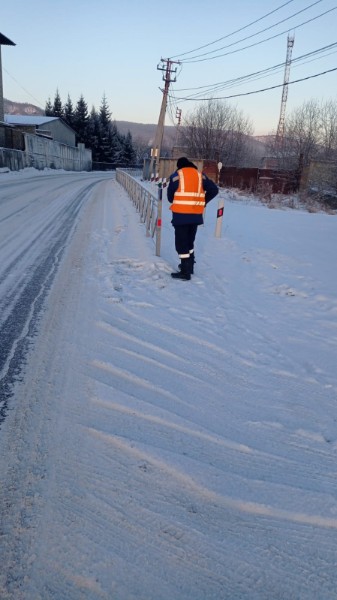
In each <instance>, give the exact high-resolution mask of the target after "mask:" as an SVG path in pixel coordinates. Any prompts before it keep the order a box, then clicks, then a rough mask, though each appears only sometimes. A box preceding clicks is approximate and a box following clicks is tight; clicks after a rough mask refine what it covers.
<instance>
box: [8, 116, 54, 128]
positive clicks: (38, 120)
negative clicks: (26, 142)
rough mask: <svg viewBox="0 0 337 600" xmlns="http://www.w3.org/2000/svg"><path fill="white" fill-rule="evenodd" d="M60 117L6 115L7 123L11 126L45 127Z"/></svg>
mask: <svg viewBox="0 0 337 600" xmlns="http://www.w3.org/2000/svg"><path fill="white" fill-rule="evenodd" d="M58 118H59V117H43V116H42V117H41V116H40V115H39V116H34V115H5V123H9V124H10V125H35V126H36V127H39V126H40V125H45V124H46V123H50V122H51V121H57V120H58Z"/></svg>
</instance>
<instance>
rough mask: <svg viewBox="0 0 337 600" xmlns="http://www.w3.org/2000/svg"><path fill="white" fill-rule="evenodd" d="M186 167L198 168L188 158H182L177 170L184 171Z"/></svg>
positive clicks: (179, 160) (179, 159) (178, 162)
mask: <svg viewBox="0 0 337 600" xmlns="http://www.w3.org/2000/svg"><path fill="white" fill-rule="evenodd" d="M184 167H194V168H196V166H195V165H194V164H193V163H192V162H191V161H190V160H188V158H186V156H181V157H180V158H178V160H177V169H183V168H184Z"/></svg>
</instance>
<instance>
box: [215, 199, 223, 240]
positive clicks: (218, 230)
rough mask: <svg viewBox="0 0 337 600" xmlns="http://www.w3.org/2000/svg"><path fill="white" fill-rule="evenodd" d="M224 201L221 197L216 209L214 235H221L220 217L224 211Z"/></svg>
mask: <svg viewBox="0 0 337 600" xmlns="http://www.w3.org/2000/svg"><path fill="white" fill-rule="evenodd" d="M224 206H225V201H224V199H223V198H220V199H219V202H218V210H217V213H216V226H215V237H221V228H222V218H223V213H224Z"/></svg>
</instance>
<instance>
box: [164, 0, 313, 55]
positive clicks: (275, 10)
mask: <svg viewBox="0 0 337 600" xmlns="http://www.w3.org/2000/svg"><path fill="white" fill-rule="evenodd" d="M320 1H321V0H320ZM292 2H294V0H288V2H285V3H284V4H281V6H279V7H278V8H275V9H274V10H272V11H271V12H269V13H267V14H265V15H263V16H262V17H260V18H259V19H256V20H255V21H252V22H251V23H248V25H244V27H240V29H237V30H236V31H232V33H228V34H227V35H224V36H223V37H221V38H219V39H217V40H214V42H209V43H208V44H204V45H203V46H199V48H194V50H189V51H188V52H183V53H181V54H175V55H174V56H172V57H171V58H177V57H178V56H186V54H192V53H193V52H198V50H202V49H203V48H207V47H208V46H212V45H213V44H217V43H218V42H221V40H225V39H226V38H228V37H230V36H232V35H235V34H236V33H239V32H240V31H243V30H244V29H247V28H248V27H251V26H252V25H255V23H258V22H259V21H262V20H263V19H266V18H267V17H269V16H270V15H272V14H274V13H275V12H277V11H278V10H280V9H281V8H283V7H284V6H287V4H291V3H292Z"/></svg>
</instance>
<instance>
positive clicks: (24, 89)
mask: <svg viewBox="0 0 337 600" xmlns="http://www.w3.org/2000/svg"><path fill="white" fill-rule="evenodd" d="M3 70H4V71H5V72H6V73H7V75H8V76H9V77H10V78H11V79H13V81H15V83H17V84H18V86H19V87H20V88H21V89H22V90H23V91H24V92H26V94H28V96H31V98H33V100H35V102H37V103H38V104H37V105H38V107H39V108H41V110H44V108H42V104H41V103H40V100H38V99H37V98H35V96H33V94H31V93H30V92H29V91H28V90H26V88H24V87H23V86H22V85H21V84H20V83H19V81H17V79H15V77H13V75H11V74H10V73H9V71H7V69H5V67H3Z"/></svg>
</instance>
